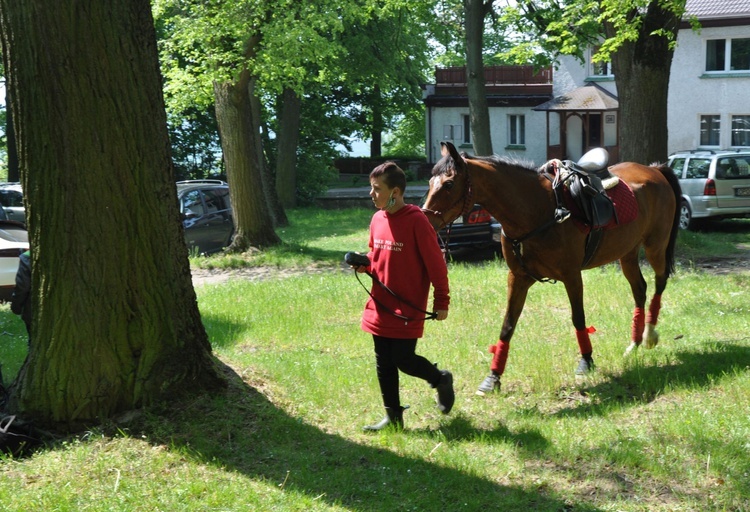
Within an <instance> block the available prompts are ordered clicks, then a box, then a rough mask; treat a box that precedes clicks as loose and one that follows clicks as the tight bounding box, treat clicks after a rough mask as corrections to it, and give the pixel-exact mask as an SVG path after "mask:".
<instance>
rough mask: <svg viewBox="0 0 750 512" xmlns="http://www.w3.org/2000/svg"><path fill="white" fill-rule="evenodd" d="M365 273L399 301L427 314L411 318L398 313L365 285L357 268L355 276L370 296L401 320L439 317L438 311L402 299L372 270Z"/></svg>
mask: <svg viewBox="0 0 750 512" xmlns="http://www.w3.org/2000/svg"><path fill="white" fill-rule="evenodd" d="M365 274H367V275H368V276H370V277H371V278H372V280H373V281H374V282H376V283H378V284H379V285H380V286H381V287H382V288H383V289H384V290H385V291H387V292H388V293H390V294H391V295H392V296H393V297H394V298H395V299H396V300H398V301H399V302H403V303H404V304H406V305H407V306H409V307H410V308H412V309H415V310H417V311H419V312H420V313H424V315H425V317H424V318H409V317H408V316H404V315H402V314H400V313H396V312H395V311H393V310H392V309H391V308H389V307H388V306H386V305H385V304H383V303H382V302H380V301H379V300H378V299H376V298H375V296H374V295H373V294H372V292H371V291H370V290H368V289H367V287H366V286H365V284H364V283H363V282H362V280H361V279H360V278H359V272H357V271H356V270H355V271H354V276H355V277H356V278H357V281H359V284H360V285H362V288H364V289H365V291H366V292H367V295H369V296H370V298H372V300H373V301H374V302H375V304H377V305H378V306H380V307H381V308H383V309H385V310H386V311H387V312H388V313H390V314H392V315H393V316H395V317H396V318H400V319H401V320H405V321H407V322H413V321H416V320H435V319H436V318H437V312H436V311H432V312H430V311H425V310H424V309H422V308H418V307H417V306H415V305H414V304H412V303H411V302H409V301H407V300H405V299H402V298H401V297H399V296H398V295H396V293H395V292H394V291H393V290H391V289H390V288H388V287H387V286H386V285H385V283H383V282H382V281H381V280H380V279H378V278H377V277H375V275H373V274H371V273H370V272H365Z"/></svg>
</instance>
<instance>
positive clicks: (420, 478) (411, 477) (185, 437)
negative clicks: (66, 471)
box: [140, 366, 598, 511]
mask: <svg viewBox="0 0 750 512" xmlns="http://www.w3.org/2000/svg"><path fill="white" fill-rule="evenodd" d="M224 371H225V374H226V377H227V379H228V381H229V383H230V384H229V388H228V390H227V391H226V392H223V393H220V394H215V395H210V396H203V397H200V398H199V399H198V400H194V401H193V402H191V403H189V404H187V405H183V406H181V407H179V406H178V407H177V408H174V407H170V410H169V411H168V412H167V411H164V415H163V416H162V415H158V416H154V417H152V418H150V419H148V418H147V419H145V422H144V424H143V425H141V426H140V428H142V429H143V432H144V435H145V436H146V437H147V438H148V439H149V440H150V442H152V443H155V444H164V445H167V446H173V447H175V446H176V447H184V448H186V449H187V451H188V452H189V453H191V454H192V456H194V457H196V458H198V459H200V460H202V461H203V462H205V463H208V464H216V465H220V466H221V467H226V468H227V469H229V470H232V471H238V472H240V473H242V474H244V475H247V476H248V477H250V478H252V479H257V480H260V481H267V482H272V483H276V484H278V485H279V487H283V489H284V491H289V492H294V493H301V494H304V495H306V496H308V497H309V498H310V499H313V498H315V499H317V500H324V502H326V503H330V504H332V505H333V504H335V505H339V506H343V507H346V508H347V509H351V510H358V511H380V510H458V509H461V510H501V509H504V508H505V509H512V510H521V509H530V510H549V511H552V510H555V511H559V510H569V509H570V504H568V503H566V502H565V501H564V500H562V499H558V498H556V497H555V496H553V495H550V494H549V493H545V492H544V491H539V490H536V489H534V490H528V489H524V488H521V487H520V486H504V485H500V484H498V483H496V482H493V481H489V480H486V479H483V478H480V477H477V476H474V475H471V474H467V473H464V472H461V471H460V470H457V469H455V468H450V467H445V466H441V465H438V464H433V463H431V462H429V461H427V460H424V459H421V458H413V457H407V456H403V455H399V454H397V453H394V452H393V451H390V450H388V449H379V448H376V447H372V446H365V445H360V444H357V443H356V442H354V441H352V440H348V439H344V438H342V437H339V436H337V435H335V434H330V433H326V432H323V431H321V430H320V429H319V428H317V427H315V426H314V425H310V424H307V423H304V422H302V421H301V420H299V419H298V418H294V417H292V416H289V415H288V414H287V413H286V412H285V411H283V410H281V409H279V408H278V407H276V406H275V405H274V404H272V403H271V402H269V401H268V400H267V399H266V397H265V396H263V395H262V394H261V393H259V392H258V391H256V390H255V389H254V388H252V387H250V386H248V385H247V384H246V383H244V382H243V381H242V379H241V378H240V377H239V376H237V375H236V374H235V372H234V371H233V370H232V369H231V368H229V367H226V366H225V367H224ZM456 421H457V422H459V423H460V422H462V421H464V422H465V421H466V420H461V419H457V420H456ZM353 428H355V427H353ZM464 428H465V427H461V426H460V424H458V423H457V424H456V425H455V426H454V427H453V429H454V430H455V431H456V432H460V431H462V430H463V429H464ZM449 429H450V427H449ZM403 435H407V436H408V435H412V432H407V433H405V434H403ZM417 435H418V434H417ZM491 435H493V436H497V437H498V438H504V437H505V436H506V435H507V433H505V432H502V431H498V432H497V433H493V434H491ZM457 436H458V437H459V438H460V436H461V434H460V433H459V434H457ZM576 510H582V511H593V510H598V509H596V508H594V507H590V506H586V505H583V506H582V505H576Z"/></svg>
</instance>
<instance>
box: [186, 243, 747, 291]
mask: <svg viewBox="0 0 750 512" xmlns="http://www.w3.org/2000/svg"><path fill="white" fill-rule="evenodd" d="M743 249H744V248H743ZM685 265H686V263H685V262H683V266H682V268H686V267H685ZM693 265H694V267H695V268H696V269H698V270H701V271H703V272H706V273H710V274H715V275H726V274H732V273H735V272H750V247H748V248H747V249H746V250H744V252H743V253H742V254H740V255H735V256H732V257H727V258H706V259H701V260H698V261H695V262H693ZM348 270H349V269H348V267H346V266H345V265H342V266H341V267H324V268H321V267H309V268H305V269H277V268H273V267H254V268H239V269H230V270H225V269H211V270H209V269H193V271H192V274H193V285H194V286H202V285H205V284H220V283H226V282H227V281H229V280H233V279H247V280H250V281H262V280H265V279H278V278H285V277H291V276H298V275H303V274H322V273H325V272H341V271H348ZM679 271H680V267H678V269H677V272H679Z"/></svg>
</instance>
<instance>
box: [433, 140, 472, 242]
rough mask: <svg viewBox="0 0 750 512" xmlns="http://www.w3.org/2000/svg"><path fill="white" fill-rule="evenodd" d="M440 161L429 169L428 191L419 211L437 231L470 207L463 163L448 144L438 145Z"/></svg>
mask: <svg viewBox="0 0 750 512" xmlns="http://www.w3.org/2000/svg"><path fill="white" fill-rule="evenodd" d="M440 145H441V146H442V154H443V158H441V159H440V161H439V162H438V163H436V164H435V167H433V168H432V178H430V188H429V190H428V191H427V199H426V200H425V203H424V206H423V207H422V211H423V212H424V213H425V215H427V218H428V219H429V220H430V224H432V226H433V227H434V228H435V229H436V230H437V229H440V228H442V227H445V226H447V225H448V224H450V223H451V222H453V221H454V220H456V219H457V218H458V217H459V216H460V215H463V214H464V213H467V212H468V211H469V210H470V209H471V207H472V206H473V204H472V202H471V184H470V181H469V172H468V169H467V165H466V160H465V159H464V158H463V157H462V156H461V155H459V153H458V151H456V147H455V146H454V145H453V144H451V143H450V142H441V143H440Z"/></svg>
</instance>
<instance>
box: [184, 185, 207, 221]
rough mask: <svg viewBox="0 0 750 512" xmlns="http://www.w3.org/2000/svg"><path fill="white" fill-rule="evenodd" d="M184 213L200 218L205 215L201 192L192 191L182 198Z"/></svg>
mask: <svg viewBox="0 0 750 512" xmlns="http://www.w3.org/2000/svg"><path fill="white" fill-rule="evenodd" d="M182 213H184V214H185V215H195V216H197V217H200V216H202V215H203V214H204V212H203V202H202V201H201V191H200V190H190V191H189V192H185V194H184V195H183V196H182Z"/></svg>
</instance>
